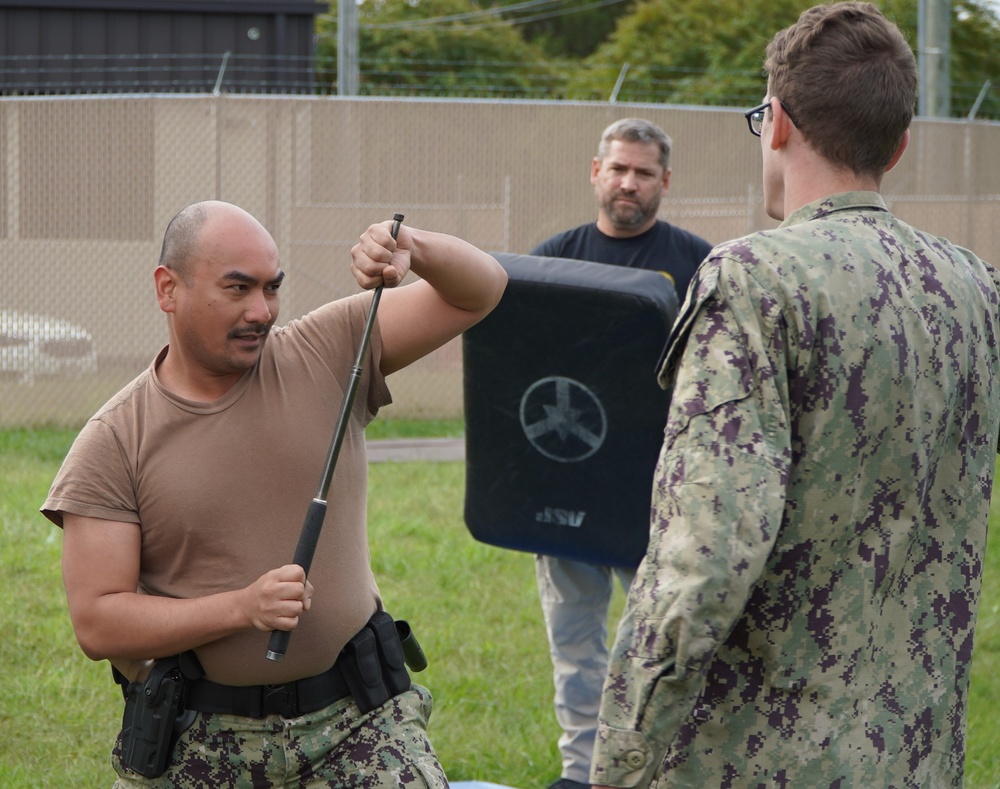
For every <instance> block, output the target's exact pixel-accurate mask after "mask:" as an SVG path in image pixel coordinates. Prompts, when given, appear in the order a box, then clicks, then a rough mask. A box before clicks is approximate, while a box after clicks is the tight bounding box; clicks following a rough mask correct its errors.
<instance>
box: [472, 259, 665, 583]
mask: <svg viewBox="0 0 1000 789" xmlns="http://www.w3.org/2000/svg"><path fill="white" fill-rule="evenodd" d="M495 256H496V258H497V259H498V260H499V261H500V263H501V264H502V265H503V267H504V269H506V271H507V275H508V285H507V290H506V292H505V293H504V296H503V298H502V299H501V301H500V304H499V305H498V306H497V308H496V309H495V310H494V311H493V312H492V313H491V314H490V315H488V316H487V317H486V318H484V319H483V320H482V321H481V322H480V323H479V324H477V325H476V326H474V327H473V328H471V329H469V330H468V331H466V333H465V335H464V339H463V365H464V397H465V442H466V495H465V522H466V525H467V526H468V528H469V531H470V532H471V533H472V535H473V537H475V538H476V539H478V540H480V541H481V542H485V543H489V544H491V545H497V546H501V547H504V548H513V549H516V550H522V551H530V552H533V553H544V554H551V555H555V556H562V557H566V558H571V559H579V560H581V561H588V562H592V563H596V564H607V565H616V566H622V567H635V566H637V565H638V563H639V561H640V560H641V559H642V556H643V554H644V553H645V550H646V543H647V540H648V533H649V513H650V495H651V489H652V479H653V470H654V468H655V465H656V460H657V457H658V455H659V451H660V447H661V444H662V441H663V427H664V425H665V423H666V414H667V405H668V402H669V394H668V393H667V392H664V391H663V390H662V389H660V387H659V385H658V384H657V382H656V369H655V368H656V365H657V361H658V360H659V358H660V355H661V353H662V352H663V348H664V345H665V344H666V340H667V335H668V333H669V330H670V327H671V326H672V324H673V322H674V320H675V319H676V317H677V312H678V299H677V293H676V291H675V290H674V286H673V283H672V281H671V280H670V279H669V278H668V277H667V276H665V275H664V274H661V273H659V272H655V271H648V270H644V269H632V268H623V267H620V266H609V265H605V264H601V263H590V262H585V261H578V260H564V259H561V258H542V257H537V256H532V255H512V254H506V253H496V254H495Z"/></svg>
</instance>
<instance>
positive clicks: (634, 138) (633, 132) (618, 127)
mask: <svg viewBox="0 0 1000 789" xmlns="http://www.w3.org/2000/svg"><path fill="white" fill-rule="evenodd" d="M615 140H620V141H623V142H641V143H647V144H649V143H652V144H655V145H656V146H657V147H658V148H659V149H660V166H661V167H662V168H663V169H664V171H666V170H669V169H670V146H671V144H672V143H671V141H670V137H668V136H667V133H666V132H665V131H663V129H661V128H660V127H659V126H657V125H656V124H655V123H653V122H652V121H647V120H646V119H645V118H622V119H621V120H617V121H615V122H614V123H612V124H611V125H610V126H608V128H606V129H605V130H604V132H603V133H602V134H601V142H600V144H599V145H598V146H597V158H598V159H600V160H602V161H603V160H604V157H605V156H607V155H608V148H609V146H610V145H611V143H612V142H614V141H615Z"/></svg>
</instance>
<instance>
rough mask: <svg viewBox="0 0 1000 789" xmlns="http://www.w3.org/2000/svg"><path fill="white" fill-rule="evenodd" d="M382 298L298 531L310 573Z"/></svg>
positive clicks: (276, 652)
mask: <svg viewBox="0 0 1000 789" xmlns="http://www.w3.org/2000/svg"><path fill="white" fill-rule="evenodd" d="M402 221H403V215H402V214H394V215H393V217H392V237H393V238H396V235H397V234H398V233H399V226H400V224H401V223H402ZM381 298H382V286H381V285H379V286H378V287H377V288H375V293H374V295H373V296H372V305H371V308H370V309H369V310H368V321H367V322H366V323H365V332H364V335H363V336H362V337H361V347H360V348H359V349H358V358H357V359H356V360H355V362H354V367H353V368H352V370H351V380H350V382H349V383H348V387H347V393H346V394H345V395H344V402H343V403H341V406H340V416H338V417H337V426H336V429H335V430H334V432H333V441H332V442H331V443H330V452H329V454H328V455H327V458H326V468H325V469H324V471H323V480H322V482H321V483H320V486H319V492H318V493H317V494H316V498H314V499H313V500H312V502H311V503H310V504H309V509H308V511H307V512H306V519H305V522H304V523H303V524H302V532H301V533H300V534H299V544H298V545H297V546H296V547H295V558H294V559H292V564H297V565H299V567H301V568H302V569H303V570H305V571H306V575H307V576H308V575H309V568H310V566H311V565H312V559H313V554H315V553H316V545H317V543H318V542H319V533H320V531H321V530H322V529H323V520H324V518H326V500H327V496H328V495H329V492H330V482H331V480H332V479H333V472H334V469H336V467H337V456H338V455H340V445H341V444H343V443H344V433H345V432H347V421H348V419H349V417H350V414H351V408H352V406H353V405H354V397H355V395H356V394H357V391H358V383H359V381H360V380H361V364H362V362H363V361H364V358H365V354H366V353H367V352H368V342H369V340H370V339H371V335H372V327H373V326H374V324H375V312H376V310H378V303H379V299H381ZM291 636H292V631H290V630H274V631H272V633H271V640H270V641H269V642H268V645H267V659H268V660H274V661H279V662H280V661H281V660H283V659H284V657H285V652H286V651H288V640H289V639H290V638H291Z"/></svg>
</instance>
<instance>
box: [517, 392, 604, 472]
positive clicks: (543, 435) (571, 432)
mask: <svg viewBox="0 0 1000 789" xmlns="http://www.w3.org/2000/svg"><path fill="white" fill-rule="evenodd" d="M520 417H521V429H522V430H523V431H524V435H525V436H526V437H527V439H528V441H530V442H531V445H532V446H533V447H534V448H535V449H537V450H538V451H539V452H541V453H542V454H543V455H545V457H547V458H549V459H551V460H555V461H556V462H558V463H576V462H579V461H581V460H584V459H586V458H588V457H590V456H591V455H593V454H594V453H595V452H597V450H598V449H600V448H601V445H602V444H603V443H604V438H605V436H606V435H607V430H608V420H607V417H606V415H605V413H604V406H602V405H601V401H600V400H599V399H598V398H597V396H596V395H595V394H594V393H593V392H592V391H590V389H588V388H587V387H586V386H584V385H583V384H582V383H580V382H579V381H576V380H574V379H572V378H564V377H562V376H550V377H548V378H542V379H540V380H538V381H535V383H533V384H532V385H531V386H529V387H528V388H527V389H526V390H525V392H524V394H523V395H522V397H521V407H520Z"/></svg>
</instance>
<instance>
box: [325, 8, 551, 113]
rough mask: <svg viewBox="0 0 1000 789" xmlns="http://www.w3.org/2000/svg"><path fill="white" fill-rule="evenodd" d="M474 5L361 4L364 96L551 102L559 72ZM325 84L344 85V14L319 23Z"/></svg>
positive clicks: (513, 30) (514, 31) (513, 32)
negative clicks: (340, 64)
mask: <svg viewBox="0 0 1000 789" xmlns="http://www.w3.org/2000/svg"><path fill="white" fill-rule="evenodd" d="M483 10H484V9H483V8H482V7H481V6H480V5H477V4H476V3H475V2H472V0H405V2H404V1H402V0H392V2H389V1H388V0H374V2H372V1H371V0H369V2H365V3H363V4H362V5H360V6H359V9H358V11H359V14H358V17H359V19H358V21H359V35H358V39H359V40H358V50H359V61H360V71H361V76H360V83H361V84H360V92H361V93H362V94H367V95H373V94H376V95H400V94H403V95H422V96H486V97H497V98H503V97H526V96H527V97H531V96H535V97H538V98H547V97H548V95H549V93H550V90H551V85H552V83H553V80H556V79H557V76H556V75H557V71H558V70H557V69H553V67H552V66H551V64H550V63H549V61H548V59H547V57H546V55H545V53H544V51H543V50H542V49H541V47H539V46H536V45H533V44H529V43H527V42H526V41H525V40H524V39H523V38H522V37H521V35H520V33H519V32H518V30H517V28H516V27H512V26H510V25H507V24H503V23H502V21H501V23H500V24H497V17H496V16H488V15H484V14H483ZM316 33H317V63H318V64H319V65H318V70H319V71H320V73H321V75H322V76H321V80H323V81H326V82H327V83H328V84H334V83H336V63H337V33H336V16H335V15H332V16H328V17H321V18H320V19H319V20H317V25H316Z"/></svg>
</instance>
